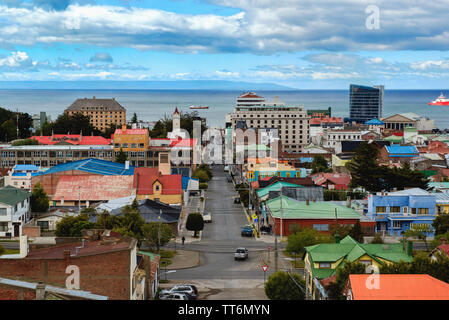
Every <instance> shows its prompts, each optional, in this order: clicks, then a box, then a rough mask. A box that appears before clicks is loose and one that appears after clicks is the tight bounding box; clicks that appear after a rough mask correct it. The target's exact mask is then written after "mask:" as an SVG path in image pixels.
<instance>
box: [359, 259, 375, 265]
mask: <svg viewBox="0 0 449 320" xmlns="http://www.w3.org/2000/svg"><path fill="white" fill-rule="evenodd" d="M359 262H360V263H361V264H363V265H365V266H370V265H372V264H373V262H372V261H371V260H359Z"/></svg>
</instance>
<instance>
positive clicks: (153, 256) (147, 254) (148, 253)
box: [138, 251, 161, 261]
mask: <svg viewBox="0 0 449 320" xmlns="http://www.w3.org/2000/svg"><path fill="white" fill-rule="evenodd" d="M138 254H141V255H144V256H148V257H150V259H151V261H154V259H155V258H156V257H160V256H161V255H159V254H156V253H152V252H148V251H139V252H138Z"/></svg>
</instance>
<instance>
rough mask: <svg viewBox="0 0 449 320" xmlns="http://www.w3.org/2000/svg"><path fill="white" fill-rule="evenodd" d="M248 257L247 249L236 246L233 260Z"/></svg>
mask: <svg viewBox="0 0 449 320" xmlns="http://www.w3.org/2000/svg"><path fill="white" fill-rule="evenodd" d="M246 259H248V250H247V249H246V248H237V250H235V253H234V260H246Z"/></svg>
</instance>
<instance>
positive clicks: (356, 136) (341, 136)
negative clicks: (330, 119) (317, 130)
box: [322, 129, 362, 149]
mask: <svg viewBox="0 0 449 320" xmlns="http://www.w3.org/2000/svg"><path fill="white" fill-rule="evenodd" d="M356 140H362V131H359V130H343V129H340V130H338V129H335V130H332V129H325V130H324V132H323V136H322V146H323V147H324V148H332V149H335V148H336V147H338V146H339V145H340V143H341V142H342V141H356Z"/></svg>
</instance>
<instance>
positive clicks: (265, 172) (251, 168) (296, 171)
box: [244, 158, 306, 182]
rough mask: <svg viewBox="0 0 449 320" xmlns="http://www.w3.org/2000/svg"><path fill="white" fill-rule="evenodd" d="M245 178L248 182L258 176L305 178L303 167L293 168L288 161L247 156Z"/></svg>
mask: <svg viewBox="0 0 449 320" xmlns="http://www.w3.org/2000/svg"><path fill="white" fill-rule="evenodd" d="M244 171H245V175H246V178H247V179H248V181H249V182H253V181H257V180H259V178H266V177H274V176H276V177H283V178H305V177H306V170H305V169H304V168H295V167H293V166H291V165H290V164H288V161H281V160H277V159H273V158H248V161H247V164H245V167H244Z"/></svg>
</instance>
